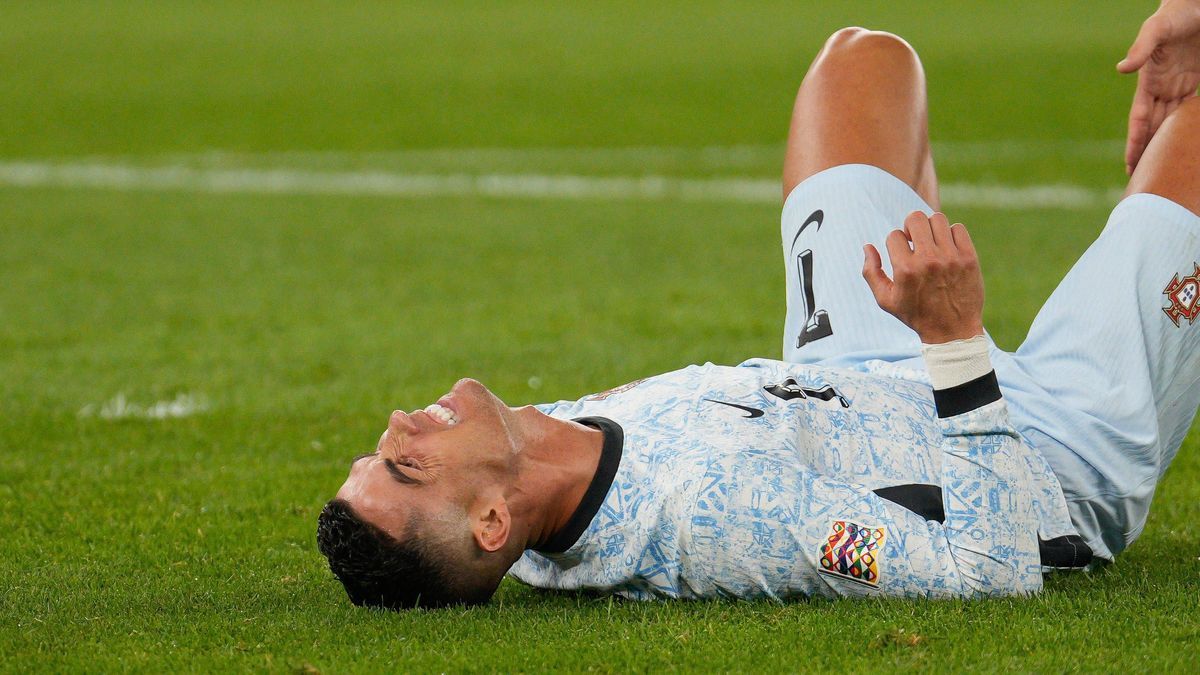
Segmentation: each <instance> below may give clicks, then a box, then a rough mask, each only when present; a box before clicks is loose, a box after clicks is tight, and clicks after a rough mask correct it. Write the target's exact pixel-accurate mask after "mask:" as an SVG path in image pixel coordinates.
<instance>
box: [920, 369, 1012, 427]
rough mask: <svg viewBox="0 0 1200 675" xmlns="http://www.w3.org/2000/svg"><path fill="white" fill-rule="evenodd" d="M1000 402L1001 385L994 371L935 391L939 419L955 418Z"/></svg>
mask: <svg viewBox="0 0 1200 675" xmlns="http://www.w3.org/2000/svg"><path fill="white" fill-rule="evenodd" d="M999 400H1000V383H999V382H998V381H997V380H996V371H994V370H992V371H989V372H988V374H986V375H980V376H979V377H977V378H975V379H973V380H970V381H967V382H963V383H962V384H960V385H958V386H955V387H950V388H949V389H934V390H933V404H934V405H935V406H937V414H938V417H954V416H955V415H961V414H963V413H966V412H971V411H972V410H974V409H976V408H982V407H983V406H985V405H987V404H989V403H993V402H995V401H999Z"/></svg>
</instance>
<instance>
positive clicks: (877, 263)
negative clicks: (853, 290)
mask: <svg viewBox="0 0 1200 675" xmlns="http://www.w3.org/2000/svg"><path fill="white" fill-rule="evenodd" d="M862 274H863V279H865V280H866V281H867V286H869V287H870V289H871V295H874V296H875V302H876V303H878V304H879V306H880V307H883V306H884V304H885V303H887V302H888V299H889V298H890V296H891V291H892V286H893V284H892V280H891V279H889V278H888V275H887V273H886V272H884V271H883V259H881V258H880V257H879V251H878V250H877V249H876V248H875V247H874V246H872V245H871V244H866V245H865V246H863V272H862Z"/></svg>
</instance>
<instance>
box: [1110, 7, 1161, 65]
mask: <svg viewBox="0 0 1200 675" xmlns="http://www.w3.org/2000/svg"><path fill="white" fill-rule="evenodd" d="M1168 27H1169V26H1167V25H1164V22H1163V21H1162V20H1161V19H1160V17H1158V16H1157V15H1154V16H1151V17H1150V18H1149V19H1146V21H1145V22H1143V23H1142V27H1141V29H1140V30H1138V34H1137V38H1135V39H1134V41H1133V45H1131V46H1130V47H1129V52H1128V53H1126V55H1125V58H1123V59H1121V61H1120V63H1118V64H1117V71H1118V72H1121V73H1125V74H1126V75H1128V74H1129V73H1132V72H1134V71H1136V70H1138V69H1139V68H1141V67H1142V66H1143V65H1145V64H1146V61H1147V60H1149V59H1150V55H1151V54H1153V53H1154V50H1155V48H1157V47H1158V45H1159V44H1161V43H1162V41H1163V40H1164V39H1166V37H1167V32H1168V31H1167V28H1168Z"/></svg>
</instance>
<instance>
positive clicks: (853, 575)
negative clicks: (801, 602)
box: [817, 520, 887, 588]
mask: <svg viewBox="0 0 1200 675" xmlns="http://www.w3.org/2000/svg"><path fill="white" fill-rule="evenodd" d="M886 538H887V529H886V528H884V527H865V526H863V525H859V524H858V523H852V522H850V521H848V520H835V521H833V524H832V525H830V527H829V536H828V537H826V539H825V543H823V544H821V554H820V557H819V561H820V565H821V567H820V569H819V570H817V571H819V572H820V573H822V574H828V575H829V576H833V577H838V578H841V579H848V580H850V581H857V582H858V583H860V584H865V585H867V586H870V587H872V588H878V587H879V556H880V555H881V554H882V553H883V541H884V539H886Z"/></svg>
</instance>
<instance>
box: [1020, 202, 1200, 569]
mask: <svg viewBox="0 0 1200 675" xmlns="http://www.w3.org/2000/svg"><path fill="white" fill-rule="evenodd" d="M1198 263H1200V217H1197V216H1196V215H1195V214H1194V213H1192V212H1191V211H1189V210H1188V209H1186V208H1184V207H1183V206H1181V205H1179V204H1177V203H1175V202H1173V201H1171V200H1168V199H1166V198H1164V197H1161V196H1158V195H1152V194H1136V195H1133V196H1131V197H1128V198H1126V199H1125V200H1123V201H1122V202H1121V203H1120V204H1119V205H1118V206H1117V208H1116V209H1115V210H1114V211H1113V213H1112V215H1111V216H1110V218H1109V221H1108V225H1107V226H1106V227H1105V229H1104V232H1103V233H1101V235H1100V237H1099V238H1098V239H1097V240H1096V242H1095V243H1093V244H1092V246H1091V247H1090V248H1089V249H1088V250H1087V252H1086V253H1085V254H1084V255H1083V257H1082V258H1080V260H1079V261H1078V262H1077V263H1076V264H1075V266H1074V267H1073V268H1072V269H1071V271H1070V272H1069V273H1068V274H1067V276H1066V278H1064V279H1063V281H1062V283H1061V284H1059V286H1058V288H1057V289H1056V290H1055V291H1054V293H1053V294H1052V295H1051V296H1050V298H1049V299H1048V300H1047V301H1046V304H1045V305H1044V306H1043V307H1042V309H1041V311H1040V312H1039V313H1038V315H1037V317H1036V318H1035V319H1034V322H1033V325H1032V326H1031V327H1030V331H1029V336H1028V338H1027V339H1026V340H1025V342H1024V344H1022V345H1021V348H1020V349H1018V350H1017V352H1016V353H1015V354H1014V355H1013V357H1012V359H1011V362H1009V363H1005V362H1003V360H1001V362H998V363H997V364H996V366H997V374H998V375H1000V377H1001V383H1002V386H1003V385H1005V384H1006V383H1007V384H1008V385H1009V387H1010V390H1006V392H1005V394H1006V396H1008V397H1009V405H1010V409H1011V410H1012V414H1013V422H1014V424H1015V425H1016V426H1017V427H1018V429H1019V430H1020V431H1021V432H1022V434H1023V435H1025V436H1026V438H1028V439H1029V440H1030V441H1031V443H1032V444H1033V445H1034V446H1035V447H1037V448H1038V449H1039V450H1040V451H1041V452H1042V454H1043V455H1044V456H1045V457H1046V460H1047V461H1048V462H1049V463H1050V464H1051V466H1052V467H1054V469H1055V472H1056V473H1057V474H1058V476H1059V479H1060V482H1061V483H1062V485H1063V490H1064V493H1065V494H1066V496H1067V499H1068V502H1069V503H1070V504H1071V507H1072V515H1073V518H1074V520H1075V522H1076V524H1077V525H1078V526H1079V527H1080V530H1081V531H1080V534H1082V535H1084V537H1085V539H1089V543H1090V544H1093V549H1094V550H1097V552H1099V553H1101V555H1104V554H1105V549H1107V551H1108V552H1109V555H1108V556H1106V557H1111V553H1116V552H1118V551H1120V550H1121V549H1122V548H1124V547H1125V545H1126V544H1128V543H1129V542H1131V541H1133V539H1134V538H1136V536H1137V535H1138V533H1139V532H1140V531H1141V528H1142V526H1143V524H1144V523H1145V519H1146V515H1147V512H1148V510H1149V506H1150V501H1151V499H1152V497H1153V495H1154V489H1155V486H1156V485H1157V483H1158V479H1159V478H1160V477H1161V475H1162V473H1163V471H1165V470H1166V467H1167V465H1168V464H1169V463H1170V462H1171V459H1172V458H1173V457H1174V455H1175V453H1176V452H1177V451H1178V449H1179V446H1180V445H1181V443H1182V442H1183V438H1184V436H1185V435H1186V433H1187V431H1188V427H1189V426H1190V424H1191V421H1192V418H1193V417H1194V416H1195V414H1196V409H1197V406H1198V405H1200V264H1198ZM1096 544H1100V545H1101V546H1100V547H1098V546H1097V545H1096Z"/></svg>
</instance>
